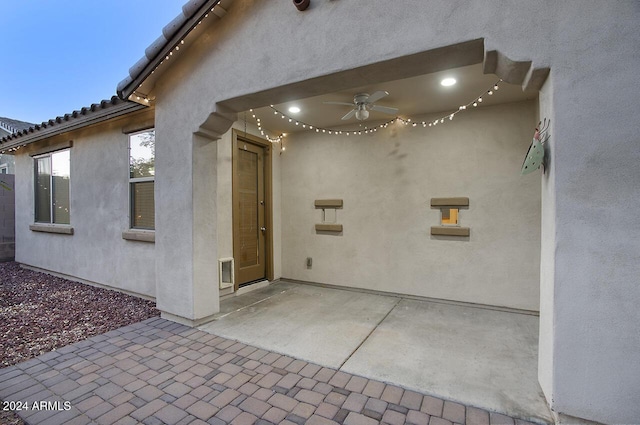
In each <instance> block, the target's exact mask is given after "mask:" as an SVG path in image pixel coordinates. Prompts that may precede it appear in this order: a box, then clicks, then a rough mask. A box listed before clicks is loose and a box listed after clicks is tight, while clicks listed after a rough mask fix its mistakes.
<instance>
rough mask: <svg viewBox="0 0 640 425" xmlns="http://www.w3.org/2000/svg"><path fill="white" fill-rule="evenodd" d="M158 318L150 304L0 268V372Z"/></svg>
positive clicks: (29, 272) (11, 264)
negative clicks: (124, 327)
mask: <svg viewBox="0 0 640 425" xmlns="http://www.w3.org/2000/svg"><path fill="white" fill-rule="evenodd" d="M159 315H160V313H159V311H158V310H156V308H155V302H153V301H147V300H143V299H141V298H136V297H133V296H130V295H126V294H123V293H120V292H116V291H111V290H107V289H102V288H96V287H93V286H90V285H84V284H81V283H77V282H72V281H69V280H66V279H62V278H59V277H55V276H51V275H48V274H45V273H39V272H35V271H32V270H28V269H24V268H22V267H20V265H19V264H17V263H15V262H9V263H0V367H6V366H10V365H13V364H16V363H19V362H22V361H25V360H28V359H30V358H32V357H36V356H38V355H40V354H43V353H46V352H48V351H52V350H55V349H56V348H60V347H63V346H65V345H69V344H72V343H74V342H78V341H81V340H84V339H86V338H88V337H91V336H93V335H98V334H102V333H105V332H108V331H110V330H113V329H116V328H119V327H122V326H126V325H129V324H132V323H136V322H140V321H142V320H145V319H148V318H150V317H154V316H159Z"/></svg>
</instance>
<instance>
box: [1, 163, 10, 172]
mask: <svg viewBox="0 0 640 425" xmlns="http://www.w3.org/2000/svg"><path fill="white" fill-rule="evenodd" d="M0 174H9V164H0Z"/></svg>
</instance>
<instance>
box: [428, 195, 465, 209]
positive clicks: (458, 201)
mask: <svg viewBox="0 0 640 425" xmlns="http://www.w3.org/2000/svg"><path fill="white" fill-rule="evenodd" d="M468 206H469V198H465V197H458V198H431V207H433V208H440V207H468Z"/></svg>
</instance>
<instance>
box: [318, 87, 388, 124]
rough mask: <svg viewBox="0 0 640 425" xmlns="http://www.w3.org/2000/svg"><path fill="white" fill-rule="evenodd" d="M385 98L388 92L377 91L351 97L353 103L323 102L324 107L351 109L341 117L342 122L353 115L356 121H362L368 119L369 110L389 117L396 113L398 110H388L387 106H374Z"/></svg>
mask: <svg viewBox="0 0 640 425" xmlns="http://www.w3.org/2000/svg"><path fill="white" fill-rule="evenodd" d="M385 96H389V92H386V91H383V90H378V91H377V92H375V93H373V94H368V93H358V94H356V95H355V96H353V103H347V102H323V103H325V104H326V105H346V106H351V107H352V108H353V109H351V110H350V111H349V112H347V114H346V115H345V116H344V117H342V119H343V120H348V119H350V118H352V117H353V116H354V115H355V117H356V119H357V120H359V121H364V120H366V119H367V118H369V110H372V111H377V112H382V113H385V114H389V115H394V114H396V113H398V108H390V107H388V106H380V105H374V103H375V102H377V101H378V100H380V99H382V98H383V97H385Z"/></svg>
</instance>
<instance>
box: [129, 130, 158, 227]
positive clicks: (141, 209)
mask: <svg viewBox="0 0 640 425" xmlns="http://www.w3.org/2000/svg"><path fill="white" fill-rule="evenodd" d="M155 147H156V132H155V130H145V131H141V132H138V133H133V134H130V135H129V193H130V195H129V198H130V213H129V214H130V217H131V224H130V225H131V228H132V229H147V230H153V229H155V200H154V187H155V153H156V149H155Z"/></svg>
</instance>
